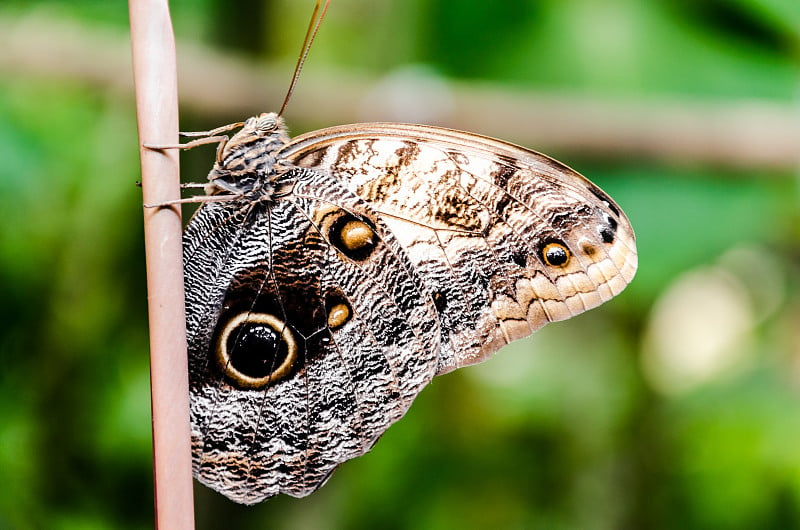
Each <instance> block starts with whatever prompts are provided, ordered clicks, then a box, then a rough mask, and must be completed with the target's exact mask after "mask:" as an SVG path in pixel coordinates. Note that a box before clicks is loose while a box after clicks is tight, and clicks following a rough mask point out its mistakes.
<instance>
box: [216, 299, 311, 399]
mask: <svg viewBox="0 0 800 530" xmlns="http://www.w3.org/2000/svg"><path fill="white" fill-rule="evenodd" d="M296 360H297V342H296V341H295V338H294V335H293V334H292V332H291V330H290V329H289V327H288V326H287V325H286V323H285V322H283V321H282V320H280V319H278V318H277V317H275V316H273V315H270V314H268V313H249V312H242V313H239V314H237V315H236V316H234V317H233V318H231V319H230V320H229V321H228V322H227V323H226V324H225V327H224V328H223V329H222V331H221V332H220V334H219V338H218V339H217V362H218V363H219V366H220V368H221V369H222V371H223V373H224V374H225V375H226V376H227V377H228V378H229V379H230V380H231V381H233V382H234V383H236V386H238V387H239V388H246V389H258V388H262V387H264V386H266V385H268V384H270V383H274V382H275V381H279V380H280V379H282V378H284V377H286V376H287V375H288V374H289V372H290V371H291V369H292V365H293V364H294V363H295V361H296Z"/></svg>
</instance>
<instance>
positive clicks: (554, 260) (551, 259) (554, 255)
mask: <svg viewBox="0 0 800 530" xmlns="http://www.w3.org/2000/svg"><path fill="white" fill-rule="evenodd" d="M547 262H548V263H549V264H550V265H563V264H564V263H566V262H567V251H566V250H565V249H564V247H560V246H557V245H551V246H549V247H548V248H547Z"/></svg>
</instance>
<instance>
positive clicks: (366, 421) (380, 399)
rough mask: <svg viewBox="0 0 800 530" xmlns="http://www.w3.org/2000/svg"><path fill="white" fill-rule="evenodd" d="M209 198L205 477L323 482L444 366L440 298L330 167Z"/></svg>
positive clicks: (223, 485)
mask: <svg viewBox="0 0 800 530" xmlns="http://www.w3.org/2000/svg"><path fill="white" fill-rule="evenodd" d="M281 178H282V179H284V180H285V181H287V182H289V183H290V184H291V185H292V186H293V189H294V192H293V193H292V194H288V195H286V196H284V197H281V198H277V199H275V200H263V201H252V200H244V199H242V200H237V201H231V202H225V203H210V204H206V205H204V206H203V207H202V208H200V209H199V210H198V212H197V214H196V215H195V217H194V218H193V219H192V220H191V222H190V224H189V226H188V227H187V230H186V232H185V235H184V268H185V273H186V274H185V276H186V293H187V327H188V342H189V354H190V365H191V368H190V385H191V392H192V400H191V416H192V444H193V454H194V467H195V474H196V476H197V477H198V479H199V480H200V481H201V482H203V483H205V484H207V485H209V486H211V487H212V488H214V489H216V490H218V491H220V492H221V493H223V494H225V495H226V496H228V497H229V498H231V499H233V500H235V501H237V502H243V503H247V504H251V503H255V502H259V501H261V500H263V499H265V498H267V497H270V496H272V495H275V494H277V493H287V494H290V495H293V496H303V495H307V494H308V493H310V492H312V491H314V490H316V489H317V488H318V487H319V486H321V485H322V484H323V483H324V482H325V480H326V479H327V478H328V476H330V474H331V473H332V472H333V470H334V469H335V468H336V467H337V466H338V465H339V464H340V463H341V462H343V461H345V460H348V459H350V458H353V457H356V456H358V455H361V454H363V453H364V452H366V451H367V450H369V448H370V447H372V445H373V444H374V443H375V441H376V440H377V438H378V437H379V436H380V435H381V434H382V433H383V432H384V431H385V430H386V429H387V428H388V427H389V425H390V424H391V423H393V422H395V421H396V420H398V419H399V418H400V417H401V416H402V415H403V414H404V413H405V412H406V410H407V409H408V407H409V406H410V404H411V401H412V400H413V399H414V397H415V396H416V395H417V393H418V392H419V391H420V390H421V388H422V387H423V386H424V385H425V384H427V382H428V381H429V380H430V379H431V378H432V377H433V375H434V374H435V372H436V369H437V366H438V356H437V352H438V350H439V347H440V346H439V341H440V339H439V337H440V335H439V329H438V319H437V318H436V309H435V307H434V305H433V302H432V299H431V296H430V295H429V294H428V293H427V292H426V290H425V286H424V284H423V283H422V281H421V280H420V278H419V275H418V273H417V272H416V269H415V268H414V266H413V264H412V263H411V262H410V261H409V260H408V259H407V257H406V254H405V252H404V250H403V249H402V247H401V246H400V244H399V242H398V241H397V240H396V238H395V237H394V236H393V235H392V233H391V231H390V230H389V229H388V227H387V226H386V225H385V223H384V222H383V221H382V220H381V218H380V217H379V216H378V215H377V214H376V213H375V212H374V210H373V209H372V208H371V207H370V206H369V205H368V204H366V203H365V201H363V200H362V199H360V198H359V197H357V196H356V195H355V194H353V193H352V192H350V191H349V190H347V189H346V188H345V187H343V186H342V184H341V183H340V182H338V181H336V180H335V179H333V178H331V177H330V176H329V175H327V174H325V173H321V172H315V171H311V170H306V169H298V170H292V171H290V172H289V173H287V174H285V175H284V176H283V177H281Z"/></svg>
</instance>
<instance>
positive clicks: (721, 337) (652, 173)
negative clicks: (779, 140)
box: [0, 0, 800, 529]
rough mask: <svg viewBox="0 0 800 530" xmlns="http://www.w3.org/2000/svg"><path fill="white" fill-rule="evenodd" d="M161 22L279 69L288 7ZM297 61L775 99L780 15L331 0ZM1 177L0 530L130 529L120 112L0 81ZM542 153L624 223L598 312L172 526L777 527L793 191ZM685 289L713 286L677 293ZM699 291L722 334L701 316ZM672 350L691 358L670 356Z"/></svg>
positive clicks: (21, 9)
mask: <svg viewBox="0 0 800 530" xmlns="http://www.w3.org/2000/svg"><path fill="white" fill-rule="evenodd" d="M171 4H172V9H173V16H174V22H175V26H176V31H177V33H178V35H179V38H184V39H195V40H202V41H207V42H212V43H213V44H214V45H216V46H218V47H220V48H225V49H227V50H228V51H235V52H238V53H242V54H247V55H250V56H254V57H258V58H279V59H282V60H285V61H287V62H291V60H292V59H293V57H294V55H295V54H296V53H297V48H298V47H299V44H300V41H301V40H302V34H303V31H304V29H305V24H306V20H307V17H308V16H309V14H310V10H311V4H312V2H310V1H309V2H297V1H291V0H282V1H277V0H275V1H270V2H267V1H253V0H247V1H242V2H236V3H235V4H231V3H228V2H222V1H220V0H204V1H197V0H191V1H190V0H179V1H178V0H176V1H173V2H172V3H171ZM233 5H235V6H236V8H232V6H233ZM35 10H41V11H46V12H49V13H52V14H55V15H58V16H63V17H69V18H71V19H78V20H81V21H82V23H84V24H86V25H87V26H92V25H101V26H104V27H111V28H116V29H117V30H118V31H119V32H120V34H121V35H124V34H125V32H126V25H127V12H126V11H125V8H124V5H123V4H122V3H119V2H99V1H92V0H71V1H70V2H56V1H49V2H48V1H32V0H5V1H4V2H3V4H2V5H0V16H2V17H6V18H13V17H20V18H22V17H25V16H26V15H27V14H29V13H30V12H32V11H35ZM311 57H312V60H311V61H310V62H309V64H308V66H307V68H315V67H323V66H326V67H337V66H340V67H345V66H346V67H348V68H351V69H357V70H362V71H364V72H368V73H373V74H380V73H386V72H389V71H392V70H394V69H396V68H399V67H401V66H403V65H407V64H411V63H414V64H418V63H424V64H426V65H429V66H430V67H432V68H434V69H436V70H437V71H439V72H441V73H442V74H444V75H446V76H449V77H451V78H460V79H462V80H470V79H475V80H493V81H495V82H502V83H508V84H513V85H514V86H518V87H524V88H531V89H552V90H562V89H563V90H565V91H569V92H585V93H588V94H604V95H610V96H613V97H619V98H621V99H623V98H636V97H639V98H647V97H654V96H659V97H675V98H685V97H693V98H701V99H704V100H708V101H716V100H724V99H728V100H733V99H749V98H764V99H772V100H779V101H785V102H789V101H794V102H797V94H798V88H799V86H798V64H800V4H799V3H798V2H797V0H726V1H722V0H697V1H692V0H679V1H675V0H655V1H650V2H645V1H643V0H614V1H608V2H593V1H590V0H569V1H561V0H539V1H535V0H526V1H523V0H514V1H508V2H503V3H496V2H495V3H481V2H475V3H463V2H455V1H453V0H427V1H422V0H405V1H385V2H374V1H372V0H337V1H335V2H334V5H333V6H332V8H331V11H330V14H329V18H328V20H327V21H326V23H325V26H324V27H323V30H322V31H321V33H320V36H319V39H318V41H317V43H316V45H315V48H314V51H313V53H312V55H311ZM287 76H288V73H287ZM301 82H302V81H301ZM219 97H225V95H224V94H220V95H219ZM267 103H270V104H272V105H273V106H277V102H267ZM267 103H265V106H266V105H267ZM265 110H266V108H265ZM238 118H240V117H232V120H233V119H238ZM186 120H189V121H191V122H192V123H195V122H202V120H203V118H202V116H188V117H186ZM207 125H216V124H207ZM302 125H303V124H293V129H294V130H303V127H302ZM654 126H655V125H654ZM798 141H799V142H800V139H798ZM531 147H534V148H535V147H536V146H531ZM200 156H201V157H207V159H206V158H204V160H206V162H207V163H208V164H210V158H211V155H210V154H208V153H205V154H201V155H200ZM562 158H563V157H562ZM0 160H2V161H3V163H2V165H0V184H1V185H0V212H2V219H3V224H4V228H3V230H2V231H0V285H2V292H3V293H4V299H5V300H6V304H5V305H3V306H2V308H0V312H2V320H3V331H2V333H0V351H1V352H2V359H3V364H4V369H3V370H1V371H0V478H2V481H1V483H2V485H1V486H0V488H2V494H1V495H0V528H19V529H28V528H54V529H60V528H63V529H94V528H98V529H99V528H147V527H150V526H151V525H152V500H151V499H152V486H151V475H150V472H151V464H150V461H149V458H150V451H151V450H150V434H149V432H150V426H149V396H148V358H147V330H146V325H147V324H146V292H145V282H144V259H143V251H142V249H143V243H142V233H141V228H140V227H141V210H140V208H141V198H140V192H139V189H138V188H136V186H135V185H134V183H135V181H136V180H137V179H138V151H137V139H136V126H135V115H134V108H133V102H132V100H131V99H128V98H126V97H124V96H119V95H111V94H108V93H104V92H102V91H98V90H96V89H95V88H93V87H92V86H91V85H89V84H86V85H81V84H78V83H71V84H70V83H52V82H49V81H47V80H41V79H32V78H31V79H28V78H25V77H18V76H14V75H9V74H8V73H4V74H2V77H0ZM566 161H567V162H568V163H569V164H570V165H572V166H574V167H577V168H579V169H580V170H581V172H582V173H584V174H586V175H587V176H589V177H590V178H592V179H593V180H594V181H595V182H597V183H598V184H600V185H601V186H602V187H603V188H604V189H606V190H607V191H608V192H609V193H610V194H611V195H612V196H613V197H615V198H616V199H617V201H618V202H619V203H620V204H621V205H622V206H623V208H624V209H625V210H626V212H627V213H628V215H629V217H630V218H631V221H632V223H633V225H634V227H635V229H636V231H637V236H638V242H639V250H640V271H639V273H638V275H637V277H636V279H635V280H634V282H633V284H632V285H631V286H630V287H629V288H628V289H627V290H626V291H625V292H624V293H623V294H622V295H621V296H620V297H618V298H617V299H615V300H614V301H612V302H610V303H608V304H606V305H605V306H603V307H602V308H600V309H597V310H595V311H592V312H589V313H588V314H585V315H582V316H580V317H577V318H575V319H572V320H570V321H568V322H564V323H559V324H555V325H551V326H548V327H547V328H545V329H544V330H543V331H541V332H539V333H537V334H536V335H535V336H534V337H532V338H530V339H527V340H524V341H519V342H517V343H515V344H513V345H511V346H509V347H508V348H507V349H505V350H504V351H503V352H502V353H501V354H499V355H498V356H496V357H495V358H494V359H492V360H491V361H489V362H487V363H484V364H483V365H480V366H476V367H470V368H467V369H464V370H461V371H459V372H457V373H454V374H450V375H447V376H444V377H441V378H438V379H437V380H435V381H434V382H433V383H432V384H431V385H430V387H429V388H428V389H426V390H425V391H424V392H423V393H422V394H421V396H420V397H419V399H418V400H417V402H416V403H415V404H414V406H413V407H412V409H411V412H410V413H409V414H408V416H407V417H406V418H404V419H403V420H402V421H401V422H399V423H398V424H397V425H396V426H394V427H393V428H392V429H390V430H389V431H388V432H387V433H386V435H385V436H384V437H383V438H382V440H381V441H380V442H379V443H378V444H377V446H376V447H375V449H374V450H373V451H372V452H371V453H370V454H369V455H367V456H365V457H362V458H360V459H357V460H355V461H352V462H349V463H347V464H345V465H343V466H342V468H341V469H340V470H339V471H338V472H337V473H336V474H335V475H334V476H333V478H332V479H331V481H330V483H329V484H328V485H327V486H326V487H324V488H322V489H321V490H320V491H319V492H317V493H315V494H314V495H312V496H311V497H308V498H306V499H292V498H284V497H281V498H276V499H273V500H270V501H268V502H267V503H264V504H262V505H259V506H257V507H255V508H245V507H241V506H238V505H235V504H233V503H230V502H228V501H227V500H225V499H224V498H222V497H220V496H218V495H216V494H215V493H213V492H211V491H209V490H206V489H205V488H202V487H199V486H198V488H197V490H196V495H197V503H196V504H197V521H198V528H220V527H248V528H249V527H253V528H262V527H266V526H268V527H272V528H388V529H392V528H398V529H399V528H419V529H422V528H426V529H427V528H429V529H435V528H475V529H481V528H547V529H559V528H564V529H567V528H586V529H595V528H596V529H604V528H629V529H638V528H653V529H658V528H664V529H666V528H687V529H704V528H714V529H752V528H772V529H786V528H798V527H800V448H798V446H797V440H798V439H800V416H798V415H797V410H798V406H799V405H800V332H798V331H797V322H798V321H800V303H798V300H799V299H798V296H797V295H798V289H800V259H799V258H800V248H799V247H800V246H799V245H798V235H800V234H798V232H799V230H798V226H800V223H799V222H798V221H800V219H798V217H799V216H798V208H797V203H798V190H797V173H796V172H791V173H790V172H785V173H781V172H770V171H766V170H763V169H760V168H751V169H740V170H737V171H735V172H734V171H732V170H730V169H720V168H714V167H687V166H686V165H685V164H682V163H681V161H680V160H675V161H672V162H671V163H669V164H662V165H654V164H645V163H644V162H642V161H641V160H638V161H626V160H618V161H616V162H613V163H612V162H609V161H608V160H605V161H602V162H600V161H596V160H591V159H585V158H581V157H580V156H577V155H576V154H574V153H572V154H569V160H566ZM201 177H202V175H201V176H196V175H195V176H193V177H191V178H193V179H194V180H199V179H200V178H201ZM698 274H700V276H697V275H698ZM697 277H702V278H706V279H711V280H710V281H707V282H705V283H704V282H700V283H691V285H692V286H693V287H692V288H691V289H689V290H688V293H689V294H688V295H687V294H686V293H687V290H686V289H683V290H681V289H680V288H679V286H681V285H688V284H687V283H685V282H686V281H688V279H691V278H697ZM709 282H710V283H711V284H713V285H719V286H721V287H720V289H721V291H720V290H717V291H711V290H709V291H705V290H704V289H706V283H709ZM706 292H707V293H709V295H708V296H704V293H706ZM681 293H683V294H681ZM714 293H716V294H714ZM719 293H722V294H719ZM712 295H713V296H712ZM687 296H690V297H691V298H687ZM719 296H730V300H733V301H738V302H736V304H738V305H736V304H735V305H736V307H731V309H732V310H733V309H735V310H736V311H738V313H736V314H737V315H741V316H740V317H738V320H731V319H730V318H728V317H727V316H726V315H727V313H728V312H727V309H726V308H727V307H728V306H723V308H722V310H714V311H712V310H706V308H711V307H715V306H713V305H705V304H706V303H711V302H713V301H714V300H717V299H718V297H719ZM690 299H691V300H692V301H693V302H692V303H688V300H690ZM732 303H733V302H732ZM682 304H683V305H682ZM673 307H675V308H676V309H672V308H673ZM664 315H672V316H671V317H670V318H667V317H665V316H664ZM665 319H666V320H665ZM731 322H735V323H736V325H735V326H733V325H732V324H731ZM659 326H666V329H667V330H668V332H669V333H668V334H667V335H666V339H665V338H664V336H663V335H659V333H658V332H657V330H658V329H660V328H659ZM697 327H699V328H700V329H701V332H700V333H699V334H697V331H696V329H695V328H697ZM693 333H694V335H693ZM670 335H671V336H672V337H673V338H674V339H675V340H676V341H677V340H679V339H680V340H683V341H686V344H688V346H686V347H685V348H684V349H683V350H680V349H679V350H678V354H686V355H689V357H687V358H686V359H684V358H683V357H681V358H680V359H678V361H679V362H677V361H676V358H675V354H673V355H672V356H670V354H669V352H670V351H673V350H671V349H670V344H667V343H665V341H666V342H669V340H670ZM715 341H716V342H715ZM679 344H683V343H681V342H679ZM715 344H716V346H715ZM720 345H721V346H720ZM695 347H696V348H697V352H700V353H703V352H705V353H704V354H703V355H706V357H701V356H700V353H697V354H696V355H695V356H694V357H692V355H693V352H694V351H695V350H694V349H693V348H695Z"/></svg>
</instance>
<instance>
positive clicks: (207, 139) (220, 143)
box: [142, 133, 229, 153]
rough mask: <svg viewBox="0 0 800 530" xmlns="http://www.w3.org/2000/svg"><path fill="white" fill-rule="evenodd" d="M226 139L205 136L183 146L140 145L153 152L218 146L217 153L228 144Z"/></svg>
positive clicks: (225, 137)
mask: <svg viewBox="0 0 800 530" xmlns="http://www.w3.org/2000/svg"><path fill="white" fill-rule="evenodd" d="M181 134H185V133H181ZM228 139H229V138H228V136H227V135H223V136H206V137H203V138H198V139H197V140H192V141H191V142H186V143H185V144H142V145H143V146H144V147H146V148H147V149H152V150H154V151H161V150H164V149H193V148H195V147H197V146H199V145H206V144H218V146H217V152H218V153H219V152H221V151H222V149H223V148H224V147H225V145H226V144H227V143H228Z"/></svg>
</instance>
